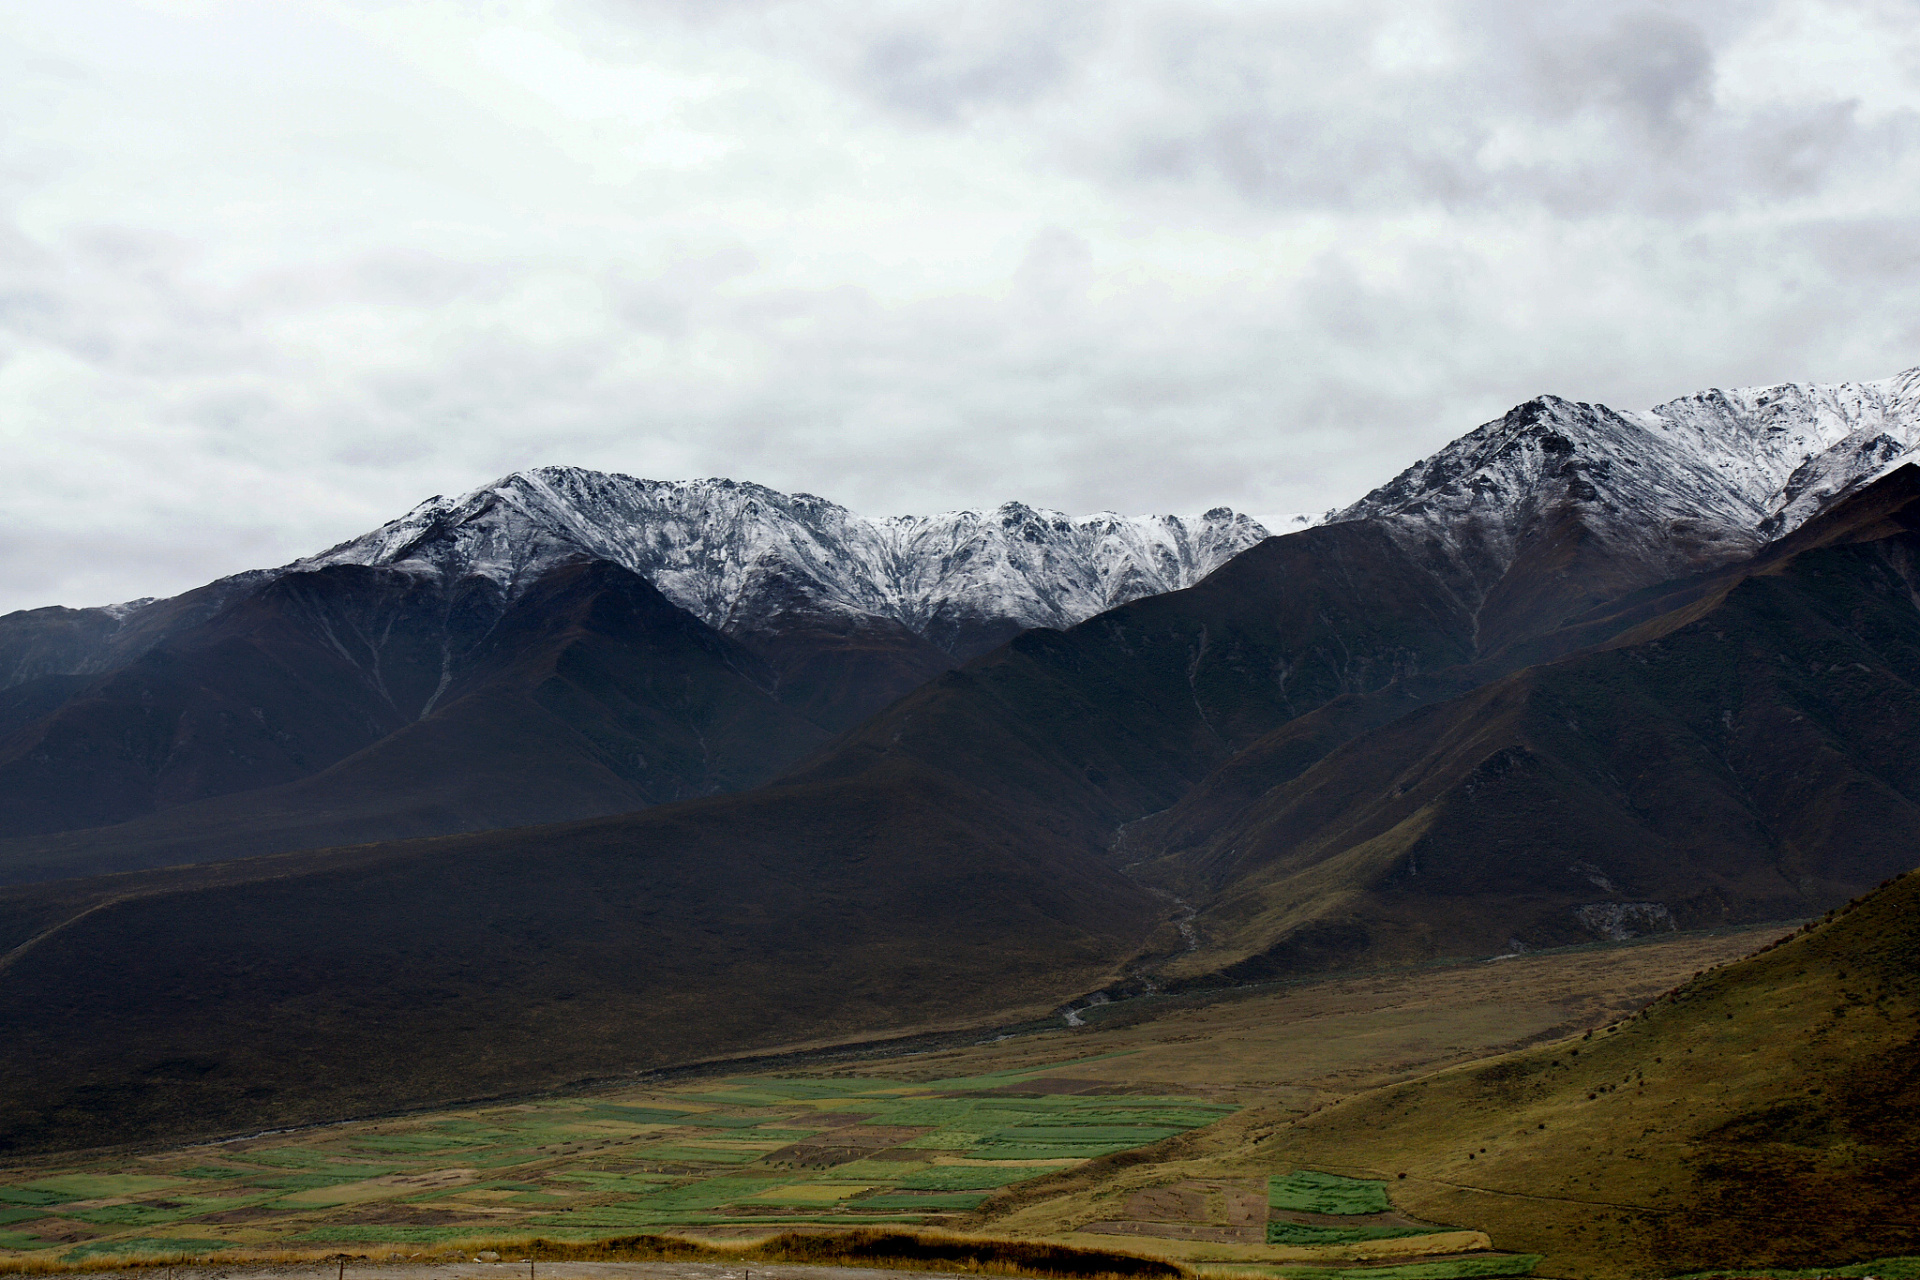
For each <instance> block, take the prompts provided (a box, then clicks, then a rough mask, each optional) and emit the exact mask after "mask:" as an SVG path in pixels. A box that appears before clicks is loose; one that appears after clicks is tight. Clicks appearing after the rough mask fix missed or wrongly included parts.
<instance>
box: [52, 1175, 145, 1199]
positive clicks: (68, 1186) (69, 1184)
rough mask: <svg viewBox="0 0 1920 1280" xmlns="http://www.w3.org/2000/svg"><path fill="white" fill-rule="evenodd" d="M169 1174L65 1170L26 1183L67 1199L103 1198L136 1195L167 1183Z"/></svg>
mask: <svg viewBox="0 0 1920 1280" xmlns="http://www.w3.org/2000/svg"><path fill="white" fill-rule="evenodd" d="M173 1183H174V1179H172V1178H154V1177H147V1176H143V1175H141V1174H137V1173H69V1174H63V1175H61V1176H60V1177H57V1178H41V1179H40V1180H39V1181H37V1182H29V1183H27V1190H29V1191H51V1192H54V1193H56V1194H58V1195H63V1196H65V1197H66V1198H67V1199H69V1200H104V1199H105V1198H106V1197H108V1196H137V1195H140V1194H142V1193H144V1192H148V1191H158V1190H160V1189H161V1188H162V1187H170V1186H172V1185H173Z"/></svg>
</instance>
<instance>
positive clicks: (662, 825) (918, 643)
mask: <svg viewBox="0 0 1920 1280" xmlns="http://www.w3.org/2000/svg"><path fill="white" fill-rule="evenodd" d="M1916 446H1920V370H1917V371H1911V372H1909V373H1906V374H1903V375H1900V376H1899V377H1895V378H1891V379H1887V380H1885V381H1882V382H1875V383H1863V384H1837V385H1829V386H1803V385H1785V386H1777V387H1769V388H1755V389H1748V390H1739V391H1725V392H1722V391H1714V392H1707V393H1703V394H1701V395H1698V396H1691V397H1687V398H1685V399H1682V400H1678V401H1674V402H1672V403H1670V404H1668V405H1663V406H1661V407H1659V408H1657V409H1654V410H1650V411H1647V412H1636V413H1627V412H1619V411H1615V410H1612V409H1608V408H1606V407H1604V406H1596V405H1589V404H1584V403H1577V402H1573V401H1567V400H1561V399H1558V398H1555V397H1542V398H1539V399H1536V400H1533V401H1529V402H1527V403H1525V404H1523V405H1520V406H1518V407H1516V408H1515V409H1514V410H1512V411H1511V412H1509V413H1507V414H1506V415H1504V416H1503V417H1501V418H1499V419H1496V420H1495V421H1493V422H1490V423H1487V424H1486V425H1484V426H1482V427H1480V428H1478V429H1476V430H1475V431H1473V432H1470V433H1468V434H1467V435H1466V436H1463V437H1461V438H1460V439H1459V440H1458V441H1455V442H1454V443H1453V444H1451V445H1449V446H1447V447H1446V448H1444V449H1442V450H1441V451H1440V452H1439V453H1437V454H1435V455H1433V456H1432V457H1431V458H1428V459H1425V460H1423V461H1421V462H1420V463H1418V464H1416V465H1415V466H1413V467H1411V468H1409V469H1408V470H1407V471H1406V472H1405V473H1403V474H1402V475H1400V476H1399V477H1397V478H1395V479H1393V480H1391V481H1389V482H1388V483H1387V484H1385V485H1383V486H1382V487H1381V488H1379V489H1377V490H1375V491H1374V492H1373V493H1371V494H1369V495H1367V496H1366V497H1365V498H1363V499H1361V500H1360V501H1359V502H1358V503H1355V504H1354V505H1352V506H1350V507H1348V508H1345V509H1343V510H1340V511H1336V512H1331V513H1329V514H1328V516H1327V517H1326V518H1325V519H1324V520H1322V521H1320V522H1318V523H1315V524H1313V525H1312V527H1308V528H1304V529H1302V530H1300V531H1298V532H1292V533H1288V534H1286V535H1284V536H1279V537H1269V536H1266V530H1264V529H1263V528H1261V526H1259V525H1258V524H1257V523H1255V522H1253V521H1252V520H1250V519H1248V518H1247V517H1245V516H1242V515H1238V514H1236V513H1234V512H1231V511H1228V510H1226V509H1224V508H1220V509H1215V510H1213V511H1209V512H1207V513H1206V514H1205V515H1204V516H1196V517H1187V518H1179V517H1170V516H1159V517H1146V518H1123V517H1119V516H1113V515H1108V514H1103V515H1097V516H1086V517H1069V516H1065V515H1062V514H1060V513H1057V512H1050V511H1043V510H1039V509H1035V508H1030V507H1026V506H1022V505H1020V504H1008V505H1006V506H1003V507H1001V508H998V509H996V510H993V511H967V512H955V513H948V514H946V515H942V516H936V517H928V518H917V519H909V518H897V519H893V520H868V519H865V518H862V517H859V516H856V515H854V514H853V513H851V512H847V511H845V510H844V509H842V508H839V507H837V506H835V505H834V504H832V503H829V502H827V501H825V500H823V499H819V498H814V497H811V496H809V495H804V494H801V495H785V494H779V493H776V492H774V491H772V490H768V489H764V488H761V487H759V486H753V485H745V484H740V483H737V482H733V481H698V482H674V483H663V482H652V481H641V480H634V479H632V478H629V477H623V476H613V475H605V474H601V473H596V472H586V471H579V470H573V469H567V468H547V469H543V470H540V471H534V472H524V473H518V474H516V475H514V476H510V477H507V478H506V479H504V480H502V481H499V482H497V483H496V484H493V485H489V486H486V487H484V488H483V489H480V490H477V491H475V492H474V493H472V494H468V495H464V496H462V497H458V498H452V499H447V498H435V499H431V500H430V501H428V502H427V503H424V504H422V505H421V506H420V507H419V508H417V509H416V510H415V511H413V512H410V513H408V514H407V515H406V516H403V517H401V518H400V519H398V520H396V521H394V522H392V523H391V524H389V525H386V526H383V527H382V528H381V529H379V530H376V531H374V532H373V533H370V534H368V535H366V536H364V537H362V538H359V539H355V540H353V541H351V542H349V543H346V544H343V545H342V546H340V547H336V548H333V549H332V550H330V551H327V552H323V553H320V554H318V555H316V556H313V557H310V558H308V559H306V560H302V561H297V562H295V563H294V564H292V565H288V566H284V567H282V568H279V569H273V570H261V571H255V572H251V573H248V574H243V575H239V576H238V577H235V578H229V579H223V580H221V581H220V582H216V583H212V584H209V585H208V586H206V587H203V588H200V589H199V590H197V591H194V592H188V593H186V594H185V595H183V596H179V597H174V598H172V599H169V600H158V601H139V602H134V603H132V604H128V605H119V606H113V607H111V608H106V609H63V608H49V609H38V610H30V611H26V612H23V613H16V614H12V615H8V616H7V617H5V618H0V680H3V681H4V683H5V688H4V690H0V883H4V884H5V885H6V887H5V888H0V1026H3V1027H5V1028H6V1036H5V1037H4V1040H3V1041H0V1043H3V1044H4V1046H5V1047H4V1048H0V1058H4V1060H5V1063H6V1070H5V1071H4V1072H3V1073H0V1149H4V1150H11V1151H17V1152H26V1151H34V1150H47V1149H54V1148H61V1147H69V1148H70V1147H78V1146H88V1145H97V1144H102V1143H109V1142H145V1141H156V1140H160V1139H163V1138H178V1137H188V1136H198V1135H205V1134H214V1133H222V1132H232V1131H237V1130H240V1129H244V1128H248V1127H260V1126H265V1125H268V1124H293V1123H312V1122H319V1121H324V1120H327V1119H332V1118H338V1117H341V1116H347V1115H356V1114H367V1113H372V1112H379V1111H385V1110H392V1109H397V1108H404V1107H413V1106H421V1105H426V1104H429V1103H440V1102H446V1101H452V1100H457V1099H461V1098H470V1097H478V1096H495V1095H501V1094H510V1093H513V1092H516V1091H527V1090H535V1089H544V1088H552V1087H556V1086H559V1085H562V1084H566V1083H568V1082H575V1081H581V1080H589V1079H597V1078H607V1077H615V1076H621V1075H626V1074H631V1073H633V1072H637V1071H644V1070H650V1069H657V1068H665V1067H671V1066H676V1065H682V1064H688V1063H695V1062H700V1061H709V1060H714V1059H720V1058H725V1057H728V1056H731V1055H745V1054H752V1053H755V1052H759V1051H764V1050H769V1049H772V1048H775V1047H780V1046H794V1045H802V1044H812V1045H821V1044H831V1043H842V1042H854V1041H865V1040H873V1039H876V1038H882V1037H886V1036H894V1035H905V1034H908V1033H914V1032H922V1031H932V1030H957V1029H963V1028H969V1027H979V1026H983V1025H991V1024H992V1023H994V1022H995V1021H996V1020H999V1021H1006V1020H1012V1019H1019V1018H1023V1017H1033V1016H1041V1015H1046V1014H1048V1013H1049V1012H1050V1011H1053V1010H1055V1009H1057V1008H1059V1007H1060V1006H1061V1005H1062V1004H1063V1003H1064V1002H1067V1001H1069V1000H1071V999H1074V998H1076V997H1082V996H1085V995H1087V994H1089V993H1092V992H1095V991H1100V990H1107V991H1111V992H1116V993H1117V992H1121V991H1127V990H1141V989H1147V988H1157V989H1161V990H1166V989H1172V990H1176V991H1180V990H1199V989H1207V988H1217V987H1224V986H1232V985H1235V984H1240V983H1248V982H1259V981H1270V980H1274V979H1287V978H1297V977H1302V976H1307V975H1312V974H1317V973H1327V972H1336V971H1346V970H1355V969H1369V968H1380V967H1387V966H1403V965H1412V964H1423V963H1428V962H1432V961H1436V960H1442V959H1447V958H1464V957H1485V956H1493V955H1499V954H1507V953H1511V952H1515V951H1520V950H1530V949H1538V948H1549V947H1558V946H1565V945H1570V944H1577V943H1588V942H1595V941H1607V940H1621V939H1627V938H1631V937H1635V936H1644V935H1647V934H1649V933H1655V932H1661V931H1671V930H1687V929H1698V928H1706V927H1715V926H1721V925H1733V924H1749V923H1753V922H1756V921H1768V920H1784V919H1794V918H1802V917H1807V916H1811V915H1815V914H1818V913H1820V912H1823V911H1826V910H1828V909H1829V908H1831V907H1833V906H1835V905H1836V904H1838V903H1841V902H1844V901H1846V900H1848V899H1849V898H1852V897H1854V896H1856V895H1859V894H1861V893H1863V892H1865V891H1866V890H1868V889H1869V888H1870V887H1871V886H1873V885H1875V884H1876V883H1878V882H1880V881H1882V880H1885V879H1886V878H1887V877H1889V876H1894V875H1897V874H1899V873H1901V872H1904V871H1906V870H1907V869H1909V868H1911V867H1914V866H1916V865H1920V836H1916V832H1920V822H1917V821H1916V819H1917V818H1920V763H1916V762H1920V750H1917V748H1920V692H1916V690H1917V689H1920V468H1917V467H1915V466H1913V465H1911V464H1909V463H1908V462H1907V458H1908V456H1909V454H1910V453H1911V451H1913V450H1914V449H1915V448H1916Z"/></svg>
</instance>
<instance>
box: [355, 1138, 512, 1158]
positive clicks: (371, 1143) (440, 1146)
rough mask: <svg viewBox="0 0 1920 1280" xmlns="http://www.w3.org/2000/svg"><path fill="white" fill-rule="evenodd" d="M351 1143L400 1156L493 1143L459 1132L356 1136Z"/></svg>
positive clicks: (362, 1147)
mask: <svg viewBox="0 0 1920 1280" xmlns="http://www.w3.org/2000/svg"><path fill="white" fill-rule="evenodd" d="M351 1145H352V1146H353V1147H355V1148H356V1149H358V1150H362V1151H378V1152H380V1153H381V1154H383V1155H392V1156H398V1155H413V1154H416V1153H426V1152H434V1151H452V1150H454V1149H455V1148H458V1147H484V1146H489V1145H491V1144H490V1143H488V1141H487V1140H486V1139H485V1138H469V1137H465V1136H463V1135H461V1134H457V1133H389V1134H381V1135H379V1136H378V1137H371V1138H355V1139H354V1140H353V1142H352V1144H351Z"/></svg>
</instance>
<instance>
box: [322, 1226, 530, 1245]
mask: <svg viewBox="0 0 1920 1280" xmlns="http://www.w3.org/2000/svg"><path fill="white" fill-rule="evenodd" d="M497 1229H498V1228H497V1227H489V1226H484V1225H481V1224H478V1223H476V1224H474V1225H473V1226H467V1227H315V1228H314V1229H313V1230H311V1231H303V1232H301V1233H300V1234H299V1235H297V1236H295V1237H293V1238H294V1239H295V1240H311V1241H313V1242H314V1243H316V1244H438V1243H439V1242H440V1241H442V1240H471V1239H472V1238H473V1237H475V1236H477V1235H484V1234H486V1233H487V1232H488V1231H489V1230H497Z"/></svg>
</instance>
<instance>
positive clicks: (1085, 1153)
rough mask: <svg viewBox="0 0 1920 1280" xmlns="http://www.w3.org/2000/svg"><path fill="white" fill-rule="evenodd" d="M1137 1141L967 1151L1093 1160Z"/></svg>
mask: <svg viewBox="0 0 1920 1280" xmlns="http://www.w3.org/2000/svg"><path fill="white" fill-rule="evenodd" d="M1136 1145H1138V1144H1137V1143H1132V1142H1107V1143H1100V1142H1085V1143H1064V1142H1061V1143H1051V1144H1049V1145H1046V1146H1039V1145H1035V1146H1020V1145H1017V1144H1014V1143H1007V1144H1006V1145H1004V1146H1002V1145H999V1144H995V1145H993V1146H987V1145H985V1144H982V1145H980V1146H977V1147H975V1148H973V1149H972V1150H971V1151H969V1152H967V1155H969V1156H970V1157H972V1158H973V1159H975V1160H1092V1159H1094V1158H1095V1157H1097V1156H1110V1155H1114V1154H1115V1153H1117V1152H1121V1151H1130V1150H1132V1149H1133V1148H1134V1147H1135V1146H1136Z"/></svg>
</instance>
